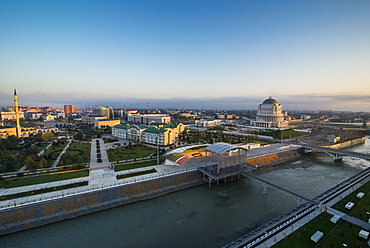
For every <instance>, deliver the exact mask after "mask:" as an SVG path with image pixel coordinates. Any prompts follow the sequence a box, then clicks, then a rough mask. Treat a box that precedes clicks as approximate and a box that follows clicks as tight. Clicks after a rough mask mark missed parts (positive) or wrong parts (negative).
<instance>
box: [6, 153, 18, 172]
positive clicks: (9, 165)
mask: <svg viewBox="0 0 370 248" xmlns="http://www.w3.org/2000/svg"><path fill="white" fill-rule="evenodd" d="M17 162H18V159H17V157H16V156H15V155H10V156H9V157H8V160H7V161H6V162H5V170H6V171H13V170H14V169H15V168H16V165H17Z"/></svg>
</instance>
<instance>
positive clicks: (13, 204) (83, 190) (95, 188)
mask: <svg viewBox="0 0 370 248" xmlns="http://www.w3.org/2000/svg"><path fill="white" fill-rule="evenodd" d="M196 170H198V168H189V169H185V170H181V171H176V172H167V173H158V172H157V173H156V175H151V176H150V174H147V175H143V176H138V177H139V178H138V177H133V178H131V179H124V181H122V182H117V183H102V184H101V186H100V185H99V186H98V185H90V186H84V187H81V188H79V189H78V190H76V191H73V192H71V190H73V189H68V192H67V193H66V192H65V191H56V192H55V194H54V195H53V196H43V195H42V194H41V195H40V197H39V196H35V199H33V200H29V201H26V200H24V201H23V202H21V203H19V199H22V198H18V199H17V200H16V199H14V200H11V201H13V202H8V204H6V205H0V211H3V210H6V209H11V208H13V207H19V206H25V205H29V204H35V203H40V202H44V201H50V200H55V199H59V198H64V197H70V196H75V195H80V194H85V193H91V192H95V191H100V190H104V189H108V188H114V187H121V186H123V185H128V184H133V183H138V182H144V181H149V180H153V179H157V178H162V177H168V176H173V175H177V174H182V173H186V172H190V171H196ZM153 174H154V173H153ZM148 175H149V176H148ZM140 177H141V178H140ZM83 181H86V180H84V179H81V180H80V182H83ZM38 190H39V189H38ZM47 194H51V193H47ZM16 201H18V203H17V202H16ZM0 204H1V203H0Z"/></svg>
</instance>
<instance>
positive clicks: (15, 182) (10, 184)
mask: <svg viewBox="0 0 370 248" xmlns="http://www.w3.org/2000/svg"><path fill="white" fill-rule="evenodd" d="M88 175H89V170H80V171H71V172H55V173H50V174H48V175H45V174H43V175H35V176H25V177H18V178H9V179H4V180H3V181H1V182H0V188H15V187H21V186H27V185H33V184H39V183H49V182H55V181H61V180H67V179H72V178H79V177H86V176H88Z"/></svg>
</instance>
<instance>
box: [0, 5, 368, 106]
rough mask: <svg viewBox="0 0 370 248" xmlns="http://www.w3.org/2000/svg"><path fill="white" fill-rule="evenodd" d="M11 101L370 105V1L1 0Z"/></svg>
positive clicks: (2, 60) (4, 83) (1, 69)
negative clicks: (272, 101)
mask: <svg viewBox="0 0 370 248" xmlns="http://www.w3.org/2000/svg"><path fill="white" fill-rule="evenodd" d="M0 86H1V87H0V106H3V105H11V104H12V91H13V88H17V91H18V95H19V99H20V104H21V105H31V106H34V105H43V106H44V105H49V106H63V105H64V104H75V105H77V107H89V106H93V105H95V104H98V105H113V106H114V107H124V106H126V107H128V108H145V107H146V104H147V102H150V103H151V106H152V107H166V106H167V107H184V108H200V107H201V102H202V101H204V105H205V108H218V109H256V108H257V105H258V104H259V103H260V102H262V101H263V100H264V99H265V98H267V97H269V96H270V95H271V96H273V97H275V98H276V99H277V100H278V101H279V102H280V103H281V104H283V106H284V109H334V110H354V111H370V1H369V0H352V1H350V0H346V1H341V0H328V1H318V0H317V1H315V0H310V1H296V0H294V1H293V0H292V1H279V0H270V1H267V0H242V1H237V0H232V1H230V0H223V1H218V0H209V1H205V0H194V1H193V0H183V1H176V0H169V1H163V0H147V1H141V0H135V1H133V0H132V1H130V0H127V1H123V0H122V1H111V0H107V1H101V0H99V1H97V0H96V1H94V0H88V1H79V0H75V1H70V0H63V1H57V0H55V1H50V0H48V1H35V0H23V1H19V0H2V1H0Z"/></svg>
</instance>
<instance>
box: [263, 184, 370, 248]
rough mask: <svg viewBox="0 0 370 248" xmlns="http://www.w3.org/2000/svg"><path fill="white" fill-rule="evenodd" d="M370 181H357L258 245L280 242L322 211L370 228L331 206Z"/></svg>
mask: <svg viewBox="0 0 370 248" xmlns="http://www.w3.org/2000/svg"><path fill="white" fill-rule="evenodd" d="M369 181H370V178H366V179H365V180H362V181H360V182H359V183H357V184H356V185H353V186H352V187H350V188H348V189H347V190H345V191H343V192H342V193H341V194H339V195H338V196H336V197H334V198H333V199H332V200H330V201H329V202H328V203H326V204H325V205H324V204H321V205H319V206H318V207H317V208H316V210H315V211H313V212H312V213H310V214H308V215H307V216H305V217H303V218H302V219H300V220H299V221H297V222H295V223H294V224H292V225H290V226H289V227H287V228H285V229H284V230H282V231H280V232H278V233H277V234H275V235H273V236H271V237H270V238H269V239H267V240H266V241H264V242H262V243H261V244H259V245H258V246H256V247H259V248H264V247H271V246H273V245H274V244H275V243H277V242H279V241H280V240H282V239H283V238H285V237H286V236H288V235H289V234H291V233H292V232H294V231H295V230H297V229H299V228H300V227H302V226H304V225H305V224H307V223H308V222H309V221H311V220H312V219H313V218H315V217H316V216H317V215H319V214H320V213H322V212H324V211H326V212H328V213H330V214H333V215H334V214H338V215H339V216H341V217H342V216H343V218H342V219H343V220H345V221H349V222H351V223H353V224H354V225H358V226H360V227H362V228H364V229H366V230H370V224H368V223H366V222H364V221H362V220H359V219H357V218H355V217H352V216H349V215H347V214H345V213H343V212H341V211H338V210H336V209H333V208H331V207H332V206H333V205H334V204H335V203H337V202H338V201H340V200H341V199H343V198H344V197H346V196H348V195H349V194H351V193H352V192H354V191H355V190H357V189H358V188H360V187H361V186H362V185H364V184H365V183H367V182H369Z"/></svg>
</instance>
